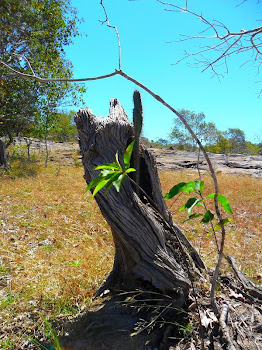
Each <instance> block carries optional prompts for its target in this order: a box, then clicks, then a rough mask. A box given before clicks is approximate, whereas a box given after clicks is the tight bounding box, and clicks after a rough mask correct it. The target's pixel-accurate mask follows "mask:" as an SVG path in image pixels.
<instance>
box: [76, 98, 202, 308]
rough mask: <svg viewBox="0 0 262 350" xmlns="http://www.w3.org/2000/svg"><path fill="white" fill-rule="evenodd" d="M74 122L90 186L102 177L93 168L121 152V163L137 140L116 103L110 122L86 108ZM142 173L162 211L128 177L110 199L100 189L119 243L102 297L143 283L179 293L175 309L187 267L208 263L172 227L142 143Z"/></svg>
mask: <svg viewBox="0 0 262 350" xmlns="http://www.w3.org/2000/svg"><path fill="white" fill-rule="evenodd" d="M75 121H76V125H77V128H78V132H79V139H80V140H79V141H80V142H79V145H80V149H81V154H82V161H83V165H84V170H85V179H86V182H87V183H89V182H90V181H91V180H93V179H94V178H96V177H97V176H98V174H99V171H95V170H94V167H96V166H98V165H101V164H104V163H111V162H114V161H115V154H116V152H117V151H118V155H119V160H120V163H121V162H122V163H121V164H122V165H123V154H124V152H125V149H126V147H127V146H128V145H129V144H130V142H131V141H132V140H133V125H132V124H131V123H130V122H129V121H128V118H127V116H126V114H125V112H124V109H123V107H122V106H121V104H120V103H119V102H118V101H117V100H116V99H114V100H111V101H110V115H109V117H108V118H102V117H96V116H94V115H93V114H92V111H91V110H90V109H88V108H86V109H81V110H80V111H79V112H78V113H77V114H76V116H75ZM131 166H132V160H131ZM140 169H141V184H140V185H141V187H142V188H143V190H144V191H145V192H146V193H147V195H148V196H150V197H151V198H152V199H153V201H154V203H155V206H156V207H157V208H158V210H156V209H154V207H152V206H151V205H150V204H149V203H148V201H147V200H146V198H145V197H144V196H143V195H142V194H140V196H138V195H137V194H136V191H135V186H134V185H133V184H132V182H131V181H130V179H129V178H126V179H125V180H124V181H123V183H122V185H121V189H120V192H119V193H117V191H116V190H115V188H113V187H112V188H111V189H110V191H109V192H108V194H107V195H105V194H104V190H101V191H100V192H98V193H97V194H96V196H95V199H96V201H97V203H98V205H99V208H100V210H101V212H102V214H103V216H104V217H105V219H106V220H107V222H108V224H109V225H110V227H111V230H112V234H113V239H114V244H115V260H114V267H113V270H112V272H111V273H110V275H109V276H108V278H107V280H106V282H105V283H104V284H103V286H102V287H101V288H100V289H99V293H102V292H103V291H104V290H105V289H109V290H114V289H115V290H116V289H118V290H120V289H125V290H126V289H130V288H138V287H139V286H141V284H142V285H146V286H147V287H149V288H154V287H155V288H157V289H158V290H160V291H162V292H165V293H168V294H174V295H176V298H177V305H178V307H181V306H182V305H183V303H184V301H185V299H186V296H187V293H188V290H189V288H190V285H191V282H190V276H189V270H190V269H189V268H188V266H187V265H189V264H193V262H192V260H195V262H196V264H197V265H198V266H200V267H204V264H203V262H202V261H201V259H200V257H199V256H198V254H197V252H196V251H195V249H194V248H193V247H192V246H191V245H190V243H189V242H188V240H187V239H186V237H185V236H184V235H183V233H182V232H181V231H180V230H179V228H178V227H176V226H175V225H173V223H172V219H171V215H170V213H169V211H168V208H167V206H166V203H165V201H164V199H163V196H162V191H161V186H160V181H159V178H158V173H157V169H156V164H155V160H154V158H153V156H152V155H151V154H150V153H149V152H148V151H147V149H146V148H145V147H144V146H143V145H142V144H141V145H140ZM159 212H160V213H159ZM178 237H179V239H178ZM181 241H182V242H183V245H184V247H186V250H187V251H189V253H190V255H191V257H192V258H193V259H190V261H191V262H190V263H189V260H188V258H185V254H184V253H183V250H181V246H180V245H181V243H180V242H181ZM185 259H187V263H186V262H185ZM150 286H151V287H150Z"/></svg>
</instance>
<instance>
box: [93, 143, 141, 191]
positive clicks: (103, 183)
mask: <svg viewBox="0 0 262 350" xmlns="http://www.w3.org/2000/svg"><path fill="white" fill-rule="evenodd" d="M133 146H134V141H133V142H131V143H130V145H129V146H128V147H127V149H126V151H125V153H124V159H123V160H124V169H123V168H122V166H121V164H120V163H119V159H118V152H116V155H115V160H116V161H115V162H113V163H106V164H102V165H99V166H97V167H95V168H94V170H101V173H100V175H99V176H98V177H97V178H95V179H94V180H92V181H91V182H90V183H89V185H88V187H87V191H88V190H90V189H91V188H93V187H95V189H94V191H93V197H94V196H95V195H96V194H97V192H98V191H100V190H101V189H102V188H103V187H106V191H105V194H107V193H108V191H109V190H110V188H111V187H112V186H114V187H115V189H116V190H117V192H119V191H120V186H121V183H122V181H123V180H124V179H125V177H126V175H127V174H128V173H131V172H133V171H136V169H134V168H130V159H131V155H132V151H133Z"/></svg>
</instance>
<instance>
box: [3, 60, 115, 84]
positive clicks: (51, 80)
mask: <svg viewBox="0 0 262 350" xmlns="http://www.w3.org/2000/svg"><path fill="white" fill-rule="evenodd" d="M0 64H1V65H2V66H3V67H5V68H7V69H8V70H9V71H11V72H13V73H15V75H16V76H19V77H21V78H30V79H34V80H36V81H39V82H40V83H49V82H58V81H64V82H72V83H73V82H79V81H92V80H100V79H105V78H110V77H113V76H114V75H117V74H118V71H114V72H113V73H109V74H105V75H100V76H96V77H91V78H90V77H88V78H76V79H70V78H42V77H39V76H37V75H32V74H27V73H23V72H20V71H18V70H16V69H14V68H12V67H11V66H10V65H8V64H7V63H5V62H3V61H0ZM13 76H14V75H13V74H12V75H6V76H0V80H3V79H7V78H10V77H13Z"/></svg>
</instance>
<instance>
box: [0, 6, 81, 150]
mask: <svg viewBox="0 0 262 350" xmlns="http://www.w3.org/2000/svg"><path fill="white" fill-rule="evenodd" d="M0 13H1V16H0V60H1V61H2V62H5V63H7V64H9V66H11V67H12V68H13V69H14V70H16V71H19V70H21V69H23V72H25V73H28V74H33V75H34V74H36V75H43V76H45V77H47V78H56V77H60V78H71V77H72V64H71V62H70V61H68V60H67V59H66V58H65V54H64V46H66V45H69V44H70V43H72V38H73V37H75V36H77V35H78V34H79V33H78V30H77V22H78V19H77V14H76V11H75V9H74V8H72V7H71V4H70V1H67V0H43V1H37V0H2V1H1V3H0ZM83 91H84V88H83V87H81V86H80V85H77V84H73V83H69V82H64V81H62V82H52V81H51V82H48V83H46V84H40V83H39V82H36V81H33V80H29V79H28V80H25V79H21V78H19V77H17V76H16V75H15V74H12V73H10V71H9V70H7V69H6V68H5V67H4V66H2V65H1V67H0V123H1V124H0V126H1V128H0V136H4V137H5V138H8V142H7V146H9V145H10V144H11V143H12V142H13V138H14V136H16V135H17V134H18V133H24V134H26V133H27V131H29V129H30V132H31V127H32V125H35V124H36V123H37V122H40V121H44V124H45V125H46V124H47V121H48V124H49V125H51V124H53V123H54V122H55V118H56V113H55V110H56V108H57V107H58V106H61V105H62V104H63V103H64V101H66V100H68V99H70V100H73V102H74V103H77V101H78V100H79V96H81V93H82V92H83ZM47 114H48V115H47Z"/></svg>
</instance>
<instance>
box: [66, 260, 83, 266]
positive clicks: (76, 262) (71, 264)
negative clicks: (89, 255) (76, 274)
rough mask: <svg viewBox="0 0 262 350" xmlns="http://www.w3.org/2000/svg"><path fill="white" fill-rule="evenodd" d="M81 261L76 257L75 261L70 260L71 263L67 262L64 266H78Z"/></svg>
mask: <svg viewBox="0 0 262 350" xmlns="http://www.w3.org/2000/svg"><path fill="white" fill-rule="evenodd" d="M81 262H82V260H80V259H78V260H76V261H75V262H72V263H69V264H67V265H66V266H69V267H78V266H80V264H81Z"/></svg>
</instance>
